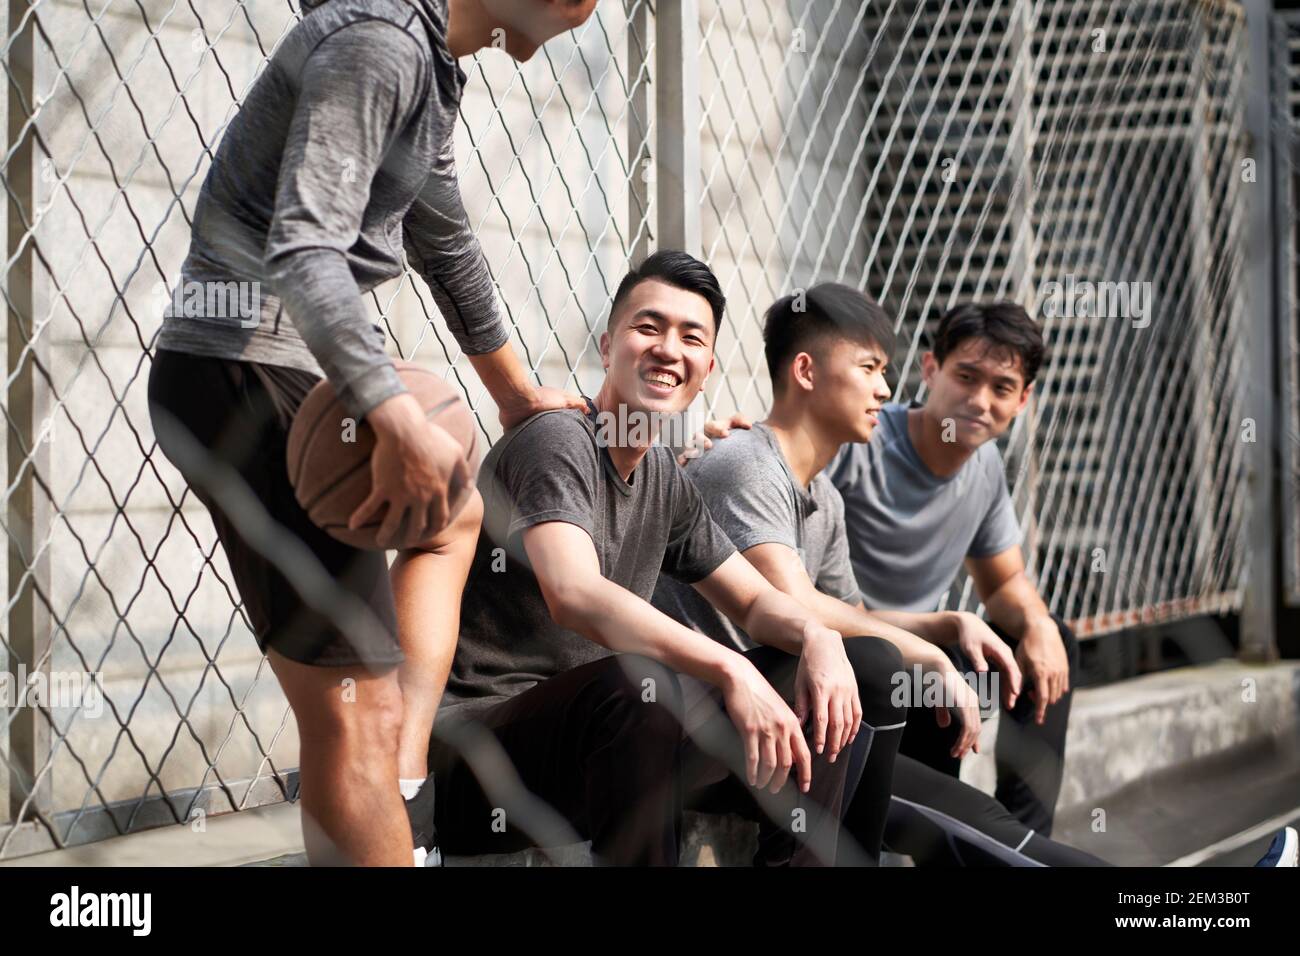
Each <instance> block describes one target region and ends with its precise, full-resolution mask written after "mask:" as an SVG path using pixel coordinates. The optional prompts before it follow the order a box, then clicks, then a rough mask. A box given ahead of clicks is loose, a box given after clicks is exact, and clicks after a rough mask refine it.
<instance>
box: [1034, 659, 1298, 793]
mask: <svg viewBox="0 0 1300 956" xmlns="http://www.w3.org/2000/svg"><path fill="white" fill-rule="evenodd" d="M1278 738H1283V739H1284V738H1291V739H1300V662H1297V661H1284V662H1281V663H1277V664H1240V663H1237V662H1236V661H1220V662H1216V663H1214V664H1206V665H1201V666H1198V667H1184V668H1178V669H1177V670H1172V671H1165V672H1163V673H1160V674H1149V675H1147V676H1144V677H1137V678H1134V679H1132V680H1127V681H1121V682H1119V683H1116V684H1110V685H1107V686H1105V687H1097V688H1091V689H1088V690H1084V691H1081V692H1079V693H1078V694H1076V695H1075V698H1074V707H1073V712H1072V713H1071V715H1070V734H1069V737H1068V738H1067V741H1066V752H1065V778H1064V780H1063V781H1062V783H1061V796H1060V799H1059V801H1058V802H1057V814H1058V815H1061V814H1066V813H1071V812H1077V811H1079V810H1083V809H1086V808H1088V807H1094V806H1096V805H1097V804H1098V803H1099V802H1100V801H1101V800H1103V799H1106V798H1107V797H1109V796H1110V795H1112V794H1115V793H1117V792H1118V791H1120V790H1122V789H1123V788H1125V787H1127V786H1128V785H1130V784H1132V783H1134V782H1135V781H1137V780H1139V779H1142V778H1145V777H1149V776H1152V775H1154V774H1168V773H1170V772H1175V771H1177V770H1179V769H1180V768H1181V769H1184V770H1191V769H1193V768H1194V767H1195V765H1196V764H1197V763H1198V762H1200V761H1204V760H1208V759H1210V758H1213V757H1216V756H1219V755H1222V754H1225V753H1227V752H1229V751H1233V750H1237V749H1239V748H1242V747H1245V746H1248V745H1251V744H1258V743H1262V742H1265V741H1269V740H1273V739H1278Z"/></svg>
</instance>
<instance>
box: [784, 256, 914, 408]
mask: <svg viewBox="0 0 1300 956" xmlns="http://www.w3.org/2000/svg"><path fill="white" fill-rule="evenodd" d="M833 339H849V340H850V341H853V342H860V343H862V344H863V345H874V346H876V347H877V348H879V349H880V351H881V352H883V353H884V355H885V358H886V360H888V359H889V357H890V356H891V355H893V354H894V323H893V322H892V321H890V318H889V315H888V314H887V313H886V312H885V310H884V309H883V308H881V307H880V304H879V303H877V302H876V301H875V300H874V299H870V298H868V297H867V296H865V295H863V294H862V293H861V292H859V291H858V290H857V289H855V288H853V287H852V286H847V285H842V284H841V283H838V282H823V283H821V284H819V285H815V286H813V287H812V288H811V289H808V290H806V291H803V292H796V293H794V294H792V295H785V296H782V297H781V298H779V299H777V300H776V301H775V302H773V303H772V305H771V306H770V307H769V308H768V310H767V315H766V316H765V317H764V320H763V351H764V353H765V354H766V356H767V372H768V374H769V375H771V376H772V388H773V390H774V391H778V392H779V391H780V390H781V389H782V388H783V387H784V377H783V375H782V373H783V372H784V371H785V368H786V366H787V365H788V364H789V363H790V362H791V361H792V360H793V359H794V357H795V356H796V355H798V354H799V353H800V352H809V353H811V352H812V350H813V349H815V348H817V347H818V346H819V345H821V344H824V343H826V342H828V341H830V340H833Z"/></svg>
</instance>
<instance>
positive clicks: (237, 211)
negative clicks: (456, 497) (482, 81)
mask: <svg viewBox="0 0 1300 956" xmlns="http://www.w3.org/2000/svg"><path fill="white" fill-rule="evenodd" d="M313 6H315V7H318V9H313V10H312V11H311V12H310V14H309V15H308V16H306V17H305V18H304V19H303V20H302V22H301V23H299V24H298V25H297V26H295V27H294V28H293V29H292V30H290V31H289V33H288V34H287V35H286V36H285V37H284V38H283V40H282V41H281V42H280V44H279V45H278V46H277V47H276V50H275V53H274V55H273V56H272V57H271V59H270V62H268V63H267V65H266V68H265V69H264V70H263V71H262V73H261V75H260V76H258V78H257V81H256V82H255V83H254V84H253V86H252V88H251V89H250V90H249V91H248V95H247V96H246V98H245V100H244V102H243V104H242V105H241V106H240V109H239V112H238V113H236V114H235V116H234V118H233V119H232V120H231V121H230V125H229V127H228V128H227V129H226V131H225V133H224V135H223V136H222V138H221V143H220V145H219V146H218V148H217V152H216V155H215V157H214V158H213V161H212V167H211V168H210V169H209V170H208V174H207V176H206V177H205V179H204V180H203V186H202V188H201V189H200V190H199V196H198V200H197V202H196V203H195V206H194V220H193V228H192V230H191V238H190V249H189V255H188V256H187V257H186V259H185V263H184V265H183V266H182V269H181V282H180V285H179V286H178V287H177V288H176V289H175V290H173V291H172V295H171V299H170V301H169V302H168V304H167V307H166V310H165V312H164V315H163V325H162V331H161V333H160V335H159V338H158V342H157V347H158V348H162V349H170V350H172V351H177V352H187V353H190V354H195V355H206V356H213V357H217V358H232V359H246V360H249V361H254V362H262V363H266V364H269V365H282V366H286V367H288V368H296V369H302V370H304V371H308V372H312V373H315V374H317V375H325V376H327V377H328V378H329V380H330V381H331V382H332V383H333V385H334V387H335V390H336V391H337V392H338V394H339V398H340V400H341V401H342V402H343V404H344V407H346V408H347V409H348V411H349V413H350V414H352V415H353V416H354V417H356V418H357V419H358V420H360V419H361V418H362V417H363V416H364V415H365V413H366V412H367V411H369V410H370V409H371V408H373V407H374V406H375V405H378V404H379V403H380V402H381V401H383V400H384V399H386V398H390V397H391V396H393V395H396V394H399V393H401V392H403V391H405V388H404V387H403V386H402V383H401V381H400V379H399V378H398V376H397V372H396V371H395V370H394V368H393V365H392V361H391V360H390V359H389V358H388V356H387V355H386V353H385V351H384V332H383V328H382V327H381V326H380V325H378V324H377V323H372V322H371V321H370V320H369V318H368V317H367V315H366V310H365V305H364V303H363V302H362V299H361V294H362V293H364V292H366V291H369V290H370V289H373V288H374V287H375V286H377V285H379V284H380V283H381V282H384V281H385V280H387V279H391V278H393V277H395V276H398V275H400V274H401V271H402V251H403V247H405V252H406V256H407V258H408V260H409V261H410V263H411V265H412V267H413V268H414V269H415V270H416V271H418V272H419V273H420V274H421V275H422V276H423V277H424V279H425V281H426V282H427V283H428V285H429V291H430V293H431V294H432V296H433V299H434V301H435V302H436V303H437V305H438V310H439V311H440V312H441V313H442V317H443V320H444V321H445V322H446V323H447V327H448V329H449V330H450V331H451V333H452V334H453V335H454V336H455V338H456V341H457V343H458V344H459V345H460V347H461V348H462V349H463V350H464V351H465V352H466V353H467V354H477V353H483V352H490V351H493V350H495V349H498V348H500V347H501V346H502V345H504V344H505V342H506V340H507V338H508V337H509V330H508V329H507V327H506V325H505V323H504V322H503V321H502V320H501V313H500V309H499V307H498V305H497V301H496V296H495V291H494V289H493V285H492V280H491V276H490V275H489V273H488V270H487V264H486V263H485V261H484V259H483V253H482V250H481V248H480V247H479V243H478V240H477V239H476V238H475V236H474V232H473V230H472V229H471V227H470V223H469V217H468V216H467V215H466V213H465V208H464V205H463V204H462V202H461V198H460V188H459V185H458V184H457V180H456V169H455V163H454V153H453V142H452V131H453V128H454V126H455V121H456V111H457V109H458V107H459V105H460V98H461V89H462V87H463V86H464V83H465V74H464V73H463V72H462V71H461V69H460V67H459V66H458V65H457V64H456V61H455V60H454V59H453V58H452V56H451V53H450V52H449V51H448V49H447V41H446V31H447V0H405V2H403V0H330V2H329V3H325V4H314V5H313Z"/></svg>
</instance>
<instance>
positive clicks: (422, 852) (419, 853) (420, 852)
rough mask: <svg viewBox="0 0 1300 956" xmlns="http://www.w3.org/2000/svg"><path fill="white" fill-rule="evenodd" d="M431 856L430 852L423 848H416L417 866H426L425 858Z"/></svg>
mask: <svg viewBox="0 0 1300 956" xmlns="http://www.w3.org/2000/svg"><path fill="white" fill-rule="evenodd" d="M428 855H429V851H428V850H426V849H425V848H424V847H422V846H417V847H416V848H415V865H416V866H424V858H425V857H426V856H428Z"/></svg>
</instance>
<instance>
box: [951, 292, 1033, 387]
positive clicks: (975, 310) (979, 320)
mask: <svg viewBox="0 0 1300 956" xmlns="http://www.w3.org/2000/svg"><path fill="white" fill-rule="evenodd" d="M974 338H980V339H984V340H986V341H987V342H988V344H989V347H990V348H992V349H993V350H994V351H995V352H996V353H998V354H1001V355H1005V356H1007V357H1008V358H1012V357H1015V358H1019V359H1020V374H1021V375H1022V376H1023V377H1024V379H1025V384H1026V385H1028V384H1029V383H1031V382H1032V381H1033V380H1034V376H1036V375H1037V374H1038V370H1039V369H1040V368H1041V367H1042V365H1043V361H1044V359H1046V357H1047V346H1046V344H1045V343H1044V342H1043V332H1042V330H1041V329H1040V328H1039V327H1038V323H1037V322H1035V321H1034V320H1033V319H1031V318H1030V317H1029V313H1028V312H1026V311H1025V310H1024V309H1023V308H1022V307H1021V306H1019V305H1017V304H1016V303H1014V302H962V303H959V304H957V305H955V306H953V307H952V308H951V309H949V310H948V311H947V312H945V313H944V314H943V316H942V318H940V319H939V329H938V331H937V332H935V335H934V345H933V347H932V348H931V351H932V352H934V357H935V358H936V359H938V360H939V364H940V365H942V364H943V361H944V359H946V358H947V357H948V356H949V355H951V354H952V353H953V352H954V351H955V350H956V349H957V347H958V346H960V345H961V344H962V343H963V342H965V341H966V340H967V339H974Z"/></svg>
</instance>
